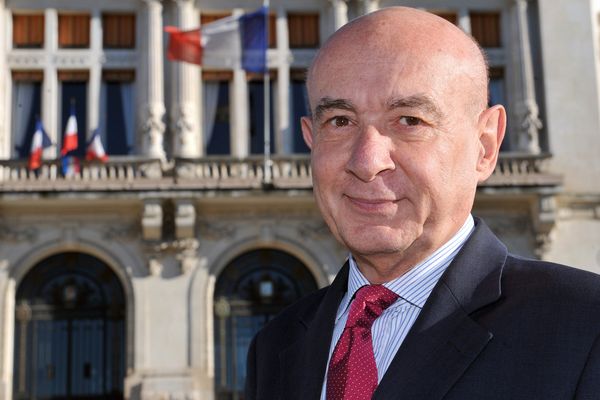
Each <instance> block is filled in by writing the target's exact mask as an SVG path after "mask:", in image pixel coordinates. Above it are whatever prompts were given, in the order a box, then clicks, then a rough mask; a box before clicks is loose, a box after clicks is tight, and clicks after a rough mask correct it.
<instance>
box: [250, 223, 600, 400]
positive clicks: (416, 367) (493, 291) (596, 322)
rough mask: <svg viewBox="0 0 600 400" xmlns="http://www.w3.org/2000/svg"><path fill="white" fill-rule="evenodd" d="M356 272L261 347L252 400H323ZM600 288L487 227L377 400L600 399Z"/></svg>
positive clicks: (473, 240) (342, 275) (253, 369)
mask: <svg viewBox="0 0 600 400" xmlns="http://www.w3.org/2000/svg"><path fill="white" fill-rule="evenodd" d="M347 279H348V266H347V265H346V266H344V268H342V270H341V271H340V272H339V274H338V276H337V277H336V279H335V280H334V282H333V283H332V284H331V286H329V287H327V288H324V289H321V290H320V291H318V292H316V293H314V294H312V295H310V296H308V297H306V298H304V299H302V300H300V301H299V302H298V303H296V304H294V305H292V306H291V307H290V308H288V309H286V310H285V311H284V312H282V313H281V314H280V315H279V316H278V317H276V318H274V319H273V320H272V321H271V322H270V323H269V324H268V325H267V326H266V327H265V328H264V329H263V330H261V331H260V332H259V333H258V334H257V336H256V337H255V338H254V340H253V342H252V344H251V346H250V350H249V354H248V377H247V382H246V398H247V400H254V399H259V400H273V399H281V400H293V399H302V400H313V399H314V400H318V399H319V396H320V393H321V387H322V385H323V379H324V376H325V368H326V364H327V358H328V353H329V346H330V342H331V336H332V332H333V326H334V318H335V315H336V311H337V308H338V304H339V303H340V301H341V299H342V296H343V295H344V292H345V291H346V287H347ZM599 337H600V277H599V276H597V275H595V274H592V273H588V272H583V271H580V270H575V269H573V268H568V267H564V266H559V265H556V264H551V263H546V262H541V261H533V260H526V259H522V258H518V257H515V256H513V255H510V254H508V253H507V250H506V247H505V246H504V245H503V244H502V243H501V242H500V241H499V240H498V239H497V238H496V237H495V236H494V235H493V234H492V232H491V231H490V230H489V229H488V228H487V226H486V225H485V224H484V223H483V222H481V221H479V220H477V221H476V228H475V231H474V232H473V234H472V235H471V237H470V238H469V240H468V241H467V243H466V244H465V245H464V247H463V248H462V250H461V251H460V253H459V254H458V255H457V257H456V258H455V259H454V261H453V262H452V263H451V265H450V266H449V267H448V269H447V270H446V272H445V273H444V275H443V276H442V278H441V279H440V281H439V282H438V284H437V285H436V287H435V288H434V290H433V292H432V293H431V296H430V297H429V299H428V301H427V303H426V305H425V307H424V308H423V310H422V311H421V313H420V315H419V317H418V319H417V320H416V322H415V324H414V325H413V327H412V329H411V331H410V332H409V334H408V336H407V337H406V339H405V341H404V343H403V344H402V345H401V346H400V349H399V350H398V352H397V354H396V356H395V358H394V360H393V361H392V363H391V365H390V367H389V369H388V370H387V372H386V373H385V375H384V377H383V379H382V381H381V383H380V384H379V386H378V388H377V390H376V392H375V394H374V396H373V399H378V400H383V399H386V400H388V399H389V400H391V399H420V400H421V399H457V400H458V399H460V400H465V399H467V400H468V399H502V400H506V399H524V400H525V399H526V400H531V399H545V400H547V399H552V400H554V399H573V398H575V399H600V339H599Z"/></svg>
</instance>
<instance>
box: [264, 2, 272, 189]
mask: <svg viewBox="0 0 600 400" xmlns="http://www.w3.org/2000/svg"><path fill="white" fill-rule="evenodd" d="M263 7H265V8H266V9H267V10H266V12H265V46H266V50H265V69H264V71H263V85H264V88H263V89H264V95H263V96H264V113H263V114H264V124H263V125H264V144H265V149H264V169H265V174H264V183H265V184H267V185H270V184H271V183H272V176H271V164H272V161H271V118H270V116H271V96H270V94H271V92H270V86H271V77H270V75H269V63H268V57H267V55H268V50H269V0H263Z"/></svg>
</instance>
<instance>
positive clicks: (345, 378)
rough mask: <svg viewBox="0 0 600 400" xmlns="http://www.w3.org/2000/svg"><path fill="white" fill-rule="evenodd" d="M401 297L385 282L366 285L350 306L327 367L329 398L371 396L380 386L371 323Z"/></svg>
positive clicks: (358, 399) (367, 399)
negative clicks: (388, 287) (342, 330)
mask: <svg viewBox="0 0 600 400" xmlns="http://www.w3.org/2000/svg"><path fill="white" fill-rule="evenodd" d="M396 299H398V295H397V294H396V293H394V292H392V291H391V290H389V289H387V288H386V287H385V286H382V285H368V286H363V287H362V288H360V289H358V291H357V292H356V297H355V299H354V301H353V302H352V305H351V306H350V312H349V314H348V320H347V321H346V326H345V327H344V332H343V333H342V336H341V337H340V340H338V342H337V344H336V346H335V350H334V351H333V354H332V356H331V360H330V361H329V370H328V371H327V400H370V399H371V397H372V396H373V392H375V389H376V388H377V365H376V364H375V356H374V355H373V339H372V337H371V326H372V325H373V322H374V321H375V320H376V319H377V317H379V316H380V315H381V313H382V312H383V310H385V309H386V308H388V307H389V306H390V305H391V304H392V303H393V302H395V301H396Z"/></svg>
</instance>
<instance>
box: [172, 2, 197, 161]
mask: <svg viewBox="0 0 600 400" xmlns="http://www.w3.org/2000/svg"><path fill="white" fill-rule="evenodd" d="M174 3H175V10H174V12H173V17H174V19H173V24H174V25H175V26H177V27H179V28H180V29H183V30H188V29H193V28H197V27H198V13H197V12H195V10H194V1H193V0H175V1H174ZM169 65H170V68H171V81H170V85H171V99H172V100H171V101H172V102H173V105H172V107H171V113H170V114H171V115H170V117H171V130H172V132H173V140H174V143H173V148H174V153H175V155H176V156H178V157H184V158H195V157H200V156H202V153H203V148H204V146H202V145H201V143H202V142H203V141H202V138H201V133H200V132H201V131H200V107H199V104H200V99H199V98H200V74H199V70H198V67H197V66H195V65H192V64H189V63H184V62H169Z"/></svg>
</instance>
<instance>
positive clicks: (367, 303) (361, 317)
mask: <svg viewBox="0 0 600 400" xmlns="http://www.w3.org/2000/svg"><path fill="white" fill-rule="evenodd" d="M397 299H398V295H397V294H396V293H394V292H392V291H391V290H389V289H388V288H386V287H385V286H383V285H366V286H363V287H361V288H360V289H358V290H357V291H356V296H355V298H354V301H353V302H352V306H350V313H349V315H348V322H347V323H346V327H347V328H349V327H353V326H359V327H362V328H366V329H371V325H373V322H374V321H375V320H376V319H377V317H379V316H380V315H381V313H382V312H383V311H384V310H385V309H386V308H388V307H389V306H390V305H392V303H394V302H395V301H396V300H397Z"/></svg>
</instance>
